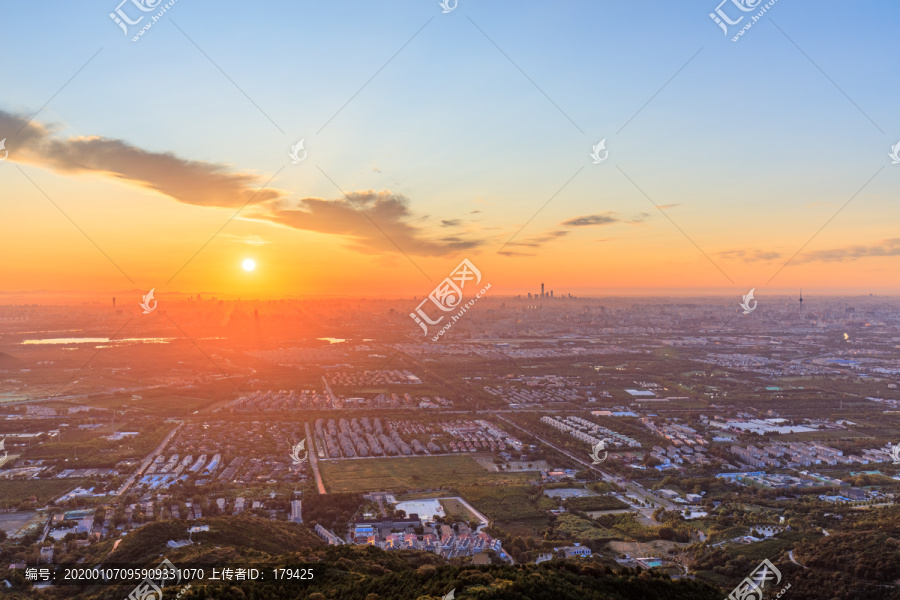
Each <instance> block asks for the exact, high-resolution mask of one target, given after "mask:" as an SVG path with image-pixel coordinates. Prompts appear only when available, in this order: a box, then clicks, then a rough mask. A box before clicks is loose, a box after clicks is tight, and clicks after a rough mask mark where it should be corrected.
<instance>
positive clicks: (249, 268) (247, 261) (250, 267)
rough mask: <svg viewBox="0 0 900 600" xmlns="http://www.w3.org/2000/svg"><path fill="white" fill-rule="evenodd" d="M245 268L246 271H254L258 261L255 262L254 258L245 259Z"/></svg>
mask: <svg viewBox="0 0 900 600" xmlns="http://www.w3.org/2000/svg"><path fill="white" fill-rule="evenodd" d="M243 267H244V270H245V271H252V270H253V269H255V268H256V261H254V260H253V259H252V258H245V259H244V263H243Z"/></svg>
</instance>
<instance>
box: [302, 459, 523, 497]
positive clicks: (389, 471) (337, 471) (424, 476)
mask: <svg viewBox="0 0 900 600" xmlns="http://www.w3.org/2000/svg"><path fill="white" fill-rule="evenodd" d="M319 470H320V471H321V473H322V480H323V481H324V482H325V489H327V490H328V491H329V492H333V493H335V492H372V491H379V490H385V491H393V490H407V489H422V488H428V489H430V488H437V487H455V486H457V485H459V484H460V483H465V484H466V485H489V484H517V483H518V484H521V483H525V482H527V481H528V480H530V479H533V478H534V474H533V473H491V472H489V471H486V470H485V469H484V468H483V467H482V466H481V465H479V464H478V463H477V462H475V460H473V459H472V458H471V457H470V456H422V457H417V458H372V459H360V460H336V461H327V460H320V461H319Z"/></svg>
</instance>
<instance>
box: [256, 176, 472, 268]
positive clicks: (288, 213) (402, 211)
mask: <svg viewBox="0 0 900 600" xmlns="http://www.w3.org/2000/svg"><path fill="white" fill-rule="evenodd" d="M260 208H262V209H263V210H264V211H265V213H264V214H263V215H262V218H265V219H268V220H271V221H275V222H277V223H281V224H283V225H287V226H289V227H293V228H295V229H302V230H305V231H315V232H318V233H330V234H336V235H343V236H347V237H349V238H351V240H352V243H351V248H353V249H355V250H358V251H360V252H396V251H397V248H398V247H399V248H400V249H401V250H402V251H403V252H405V253H407V254H416V255H419V256H444V255H447V254H452V253H454V252H457V251H459V250H471V249H474V248H478V247H480V246H482V245H483V243H484V242H483V241H481V240H466V239H462V238H458V237H450V238H444V239H443V240H440V241H433V240H430V239H429V238H428V237H427V235H426V234H425V232H424V230H423V229H422V228H421V227H419V226H417V225H413V224H411V223H410V221H412V220H413V219H414V217H415V215H413V213H412V211H411V210H410V208H409V200H408V199H407V198H406V197H404V196H402V195H400V194H394V193H393V192H390V191H387V190H384V191H381V192H376V191H374V190H366V191H358V192H351V193H350V194H348V198H340V199H336V200H327V199H323V198H303V199H302V200H297V201H288V200H281V201H276V202H273V203H270V204H269V205H268V206H265V207H260ZM364 212H365V214H364ZM367 215H368V216H367ZM370 219H371V220H370ZM373 222H374V224H373ZM375 224H377V227H376V225H375Z"/></svg>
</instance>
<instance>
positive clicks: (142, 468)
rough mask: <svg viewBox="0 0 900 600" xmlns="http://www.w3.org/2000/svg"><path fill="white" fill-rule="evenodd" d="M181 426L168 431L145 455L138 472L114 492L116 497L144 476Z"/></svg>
mask: <svg viewBox="0 0 900 600" xmlns="http://www.w3.org/2000/svg"><path fill="white" fill-rule="evenodd" d="M182 425H184V423H183V422H182V423H179V424H178V425H176V426H175V427H174V428H173V429H172V431H170V432H169V434H168V435H167V436H166V437H164V438H163V441H161V442H160V443H159V446H157V447H156V449H155V450H154V451H153V452H151V453H150V454H148V455H147V458H145V459H144V462H142V463H141V466H140V467H138V470H137V471H135V472H134V474H133V475H132V476H131V477H129V478H128V480H127V481H126V482H125V483H123V484H122V487H120V488H119V491H118V492H116V496H122V495H123V494H124V493H125V492H127V491H128V488H130V487H131V486H132V485H133V484H134V482H135V481H136V480H137V478H138V477H140V476H141V475H143V474H144V471H146V470H147V467H149V466H150V463H151V462H153V458H154V457H155V456H156V455H158V454H162V453H163V450H165V449H166V446H168V445H169V442H170V441H172V438H173V437H175V434H176V433H177V432H178V430H179V429H180V428H181V426H182Z"/></svg>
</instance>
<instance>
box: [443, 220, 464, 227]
mask: <svg viewBox="0 0 900 600" xmlns="http://www.w3.org/2000/svg"><path fill="white" fill-rule="evenodd" d="M461 224H462V221H461V220H460V219H444V220H443V221H441V227H459V226H460V225H461Z"/></svg>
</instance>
